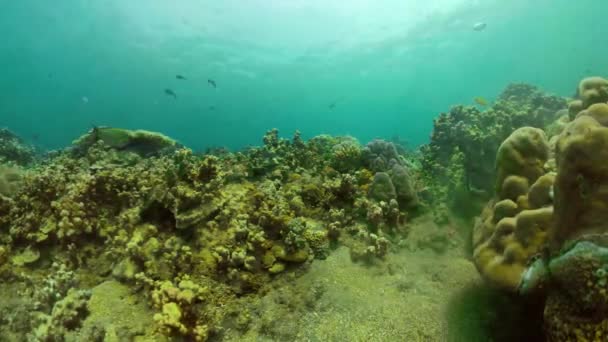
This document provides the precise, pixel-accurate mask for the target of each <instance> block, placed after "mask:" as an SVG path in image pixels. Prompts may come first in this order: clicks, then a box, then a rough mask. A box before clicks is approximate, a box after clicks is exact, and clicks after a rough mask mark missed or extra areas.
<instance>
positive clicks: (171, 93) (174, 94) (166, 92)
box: [165, 88, 177, 99]
mask: <svg viewBox="0 0 608 342" xmlns="http://www.w3.org/2000/svg"><path fill="white" fill-rule="evenodd" d="M165 95H167V96H173V97H174V98H175V99H177V94H176V93H175V92H174V91H173V90H171V89H169V88H167V89H165Z"/></svg>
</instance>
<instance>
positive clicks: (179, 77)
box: [175, 75, 187, 81]
mask: <svg viewBox="0 0 608 342" xmlns="http://www.w3.org/2000/svg"><path fill="white" fill-rule="evenodd" d="M175 78H177V79H178V80H184V81H185V80H187V78H186V77H185V76H182V75H175Z"/></svg>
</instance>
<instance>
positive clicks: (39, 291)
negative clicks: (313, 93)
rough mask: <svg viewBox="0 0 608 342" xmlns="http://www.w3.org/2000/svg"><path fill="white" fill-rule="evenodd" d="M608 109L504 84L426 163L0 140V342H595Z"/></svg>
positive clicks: (367, 155)
mask: <svg viewBox="0 0 608 342" xmlns="http://www.w3.org/2000/svg"><path fill="white" fill-rule="evenodd" d="M607 101H608V81H606V80H604V79H602V78H597V77H596V78H588V79H585V80H583V81H581V84H580V85H579V88H578V91H577V97H576V98H575V99H565V98H561V97H558V96H553V95H549V94H546V93H544V92H542V91H541V90H539V89H537V88H535V87H533V86H530V85H525V84H513V85H509V86H508V87H507V88H506V89H505V90H504V91H503V93H502V94H500V95H499V96H498V98H497V100H496V101H495V102H494V103H493V104H492V105H490V106H488V107H487V108H479V107H474V106H455V107H453V108H452V109H450V110H449V111H448V112H446V113H442V114H440V115H439V116H438V117H437V119H436V120H435V122H434V129H433V133H432V135H431V140H430V142H429V144H427V145H424V146H422V147H420V148H418V149H415V150H412V149H408V148H407V147H405V146H401V145H400V144H399V142H396V141H387V140H382V139H376V140H373V141H371V142H368V143H366V144H361V143H360V142H358V141H357V140H356V139H354V138H352V137H335V136H325V135H324V136H317V137H314V138H311V139H309V140H303V139H302V138H301V137H300V134H299V132H296V133H295V134H294V135H293V137H292V138H290V139H284V138H281V137H280V136H279V134H278V131H277V130H270V131H268V132H267V133H266V134H265V135H264V137H263V144H262V145H261V146H259V147H253V148H248V149H246V150H243V151H239V152H229V151H226V150H223V149H214V150H209V151H206V152H205V153H197V152H193V151H192V150H190V149H188V148H187V147H186V146H183V145H181V144H180V143H178V142H176V141H174V140H173V139H171V138H170V137H167V136H164V135H162V134H160V133H155V132H148V131H130V130H125V129H120V128H111V127H95V128H93V129H92V130H91V131H89V132H87V133H85V134H83V135H82V136H81V137H80V138H78V139H76V140H75V141H74V143H73V144H72V146H70V147H68V148H65V149H63V150H60V151H51V152H46V153H42V152H41V151H40V150H38V149H36V148H34V147H31V146H29V145H28V144H27V143H26V142H24V141H23V140H21V139H20V138H19V137H17V136H16V135H15V134H13V133H11V132H10V131H9V130H7V129H4V130H2V131H0V163H1V165H0V274H1V276H0V340H2V341H207V340H209V341H489V340H491V341H513V340H535V341H538V340H543V339H548V340H551V341H562V340H576V339H579V340H588V341H592V340H594V339H595V340H604V339H605V338H606V332H607V331H608V329H606V326H607V324H608V318H607V317H608V312H607V310H608V304H605V303H606V299H605V298H608V297H606V291H607V290H608V285H607V282H606V275H607V274H608V271H606V270H608V252H606V251H607V250H608V248H607V247H606V239H605V235H604V234H605V233H606V231H607V230H608V223H606V222H608V220H607V219H608V218H606V217H604V216H605V215H606V212H608V211H607V210H606V209H608V195H606V188H608V170H606V169H605V168H606V166H604V164H605V163H603V162H602V160H603V161H605V160H608V159H606V158H608V156H605V154H606V153H608V133H607V132H608V128H607V127H605V126H606V125H608V104H607V103H606V102H607ZM605 157H606V158H605ZM606 165H608V164H606ZM573 277H574V280H573Z"/></svg>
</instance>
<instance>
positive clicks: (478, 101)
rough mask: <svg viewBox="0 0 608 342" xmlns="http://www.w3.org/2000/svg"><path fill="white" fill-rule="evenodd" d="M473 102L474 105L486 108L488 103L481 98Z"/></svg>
mask: <svg viewBox="0 0 608 342" xmlns="http://www.w3.org/2000/svg"><path fill="white" fill-rule="evenodd" d="M473 100H474V101H475V103H477V104H478V105H480V106H487V105H488V101H487V100H486V99H484V98H483V97H476V98H474V99H473Z"/></svg>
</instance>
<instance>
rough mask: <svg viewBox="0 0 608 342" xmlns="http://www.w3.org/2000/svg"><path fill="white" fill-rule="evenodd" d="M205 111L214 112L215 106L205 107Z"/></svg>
mask: <svg viewBox="0 0 608 342" xmlns="http://www.w3.org/2000/svg"><path fill="white" fill-rule="evenodd" d="M207 109H209V110H215V106H209V107H207Z"/></svg>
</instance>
